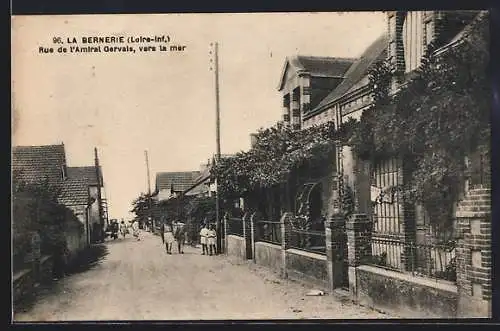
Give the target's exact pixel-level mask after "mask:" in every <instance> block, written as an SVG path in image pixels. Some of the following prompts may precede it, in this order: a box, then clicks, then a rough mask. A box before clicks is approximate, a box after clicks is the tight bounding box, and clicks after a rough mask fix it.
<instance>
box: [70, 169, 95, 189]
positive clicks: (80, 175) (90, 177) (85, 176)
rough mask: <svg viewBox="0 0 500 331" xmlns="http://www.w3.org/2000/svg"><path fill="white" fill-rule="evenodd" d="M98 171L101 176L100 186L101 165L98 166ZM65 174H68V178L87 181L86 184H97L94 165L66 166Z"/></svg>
mask: <svg viewBox="0 0 500 331" xmlns="http://www.w3.org/2000/svg"><path fill="white" fill-rule="evenodd" d="M99 172H100V176H101V186H102V168H101V167H99ZM67 176H68V178H75V179H82V180H85V181H86V182H87V183H88V185H97V173H96V171H95V166H86V167H68V169H67Z"/></svg>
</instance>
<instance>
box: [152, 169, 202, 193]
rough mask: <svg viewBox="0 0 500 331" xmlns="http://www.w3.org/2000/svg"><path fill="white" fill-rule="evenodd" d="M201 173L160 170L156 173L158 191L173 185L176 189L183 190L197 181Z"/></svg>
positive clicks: (177, 190)
mask: <svg viewBox="0 0 500 331" xmlns="http://www.w3.org/2000/svg"><path fill="white" fill-rule="evenodd" d="M199 175H200V172H199V171H183V172H158V173H156V191H159V190H168V189H170V188H171V187H173V189H174V191H176V192H183V191H185V190H187V189H188V188H190V187H191V186H192V185H193V184H194V183H195V180H196V178H197V177H198V176H199Z"/></svg>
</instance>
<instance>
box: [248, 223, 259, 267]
mask: <svg viewBox="0 0 500 331" xmlns="http://www.w3.org/2000/svg"><path fill="white" fill-rule="evenodd" d="M256 218H257V213H253V214H252V216H250V233H251V245H252V253H253V254H252V259H253V262H255V242H256V241H257V240H258V238H257V226H256V225H255V222H257V220H256Z"/></svg>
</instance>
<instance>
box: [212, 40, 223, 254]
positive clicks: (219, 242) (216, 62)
mask: <svg viewBox="0 0 500 331" xmlns="http://www.w3.org/2000/svg"><path fill="white" fill-rule="evenodd" d="M210 45H211V46H213V47H214V68H213V69H214V74H215V75H214V78H215V139H216V155H215V164H218V163H219V160H220V102H219V44H218V43H217V42H215V43H212V44H210ZM211 53H212V52H210V54H211ZM219 199H220V197H219V187H218V183H217V178H216V179H215V221H216V231H217V252H219V253H221V251H222V238H221V236H222V226H221V219H220V215H219V208H220V200H219Z"/></svg>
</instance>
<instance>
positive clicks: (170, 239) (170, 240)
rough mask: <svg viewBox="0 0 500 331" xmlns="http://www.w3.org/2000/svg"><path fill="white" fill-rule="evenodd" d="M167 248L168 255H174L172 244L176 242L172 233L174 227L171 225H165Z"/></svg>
mask: <svg viewBox="0 0 500 331" xmlns="http://www.w3.org/2000/svg"><path fill="white" fill-rule="evenodd" d="M164 229H165V230H164V231H165V234H164V237H165V248H166V249H167V254H172V244H173V243H174V241H175V238H174V234H173V232H172V226H171V225H170V224H165V228H164Z"/></svg>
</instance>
